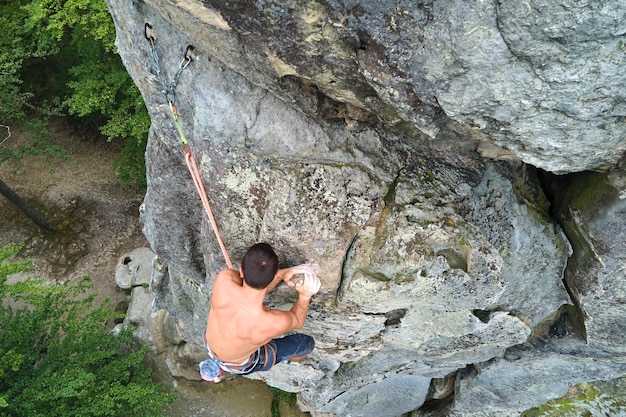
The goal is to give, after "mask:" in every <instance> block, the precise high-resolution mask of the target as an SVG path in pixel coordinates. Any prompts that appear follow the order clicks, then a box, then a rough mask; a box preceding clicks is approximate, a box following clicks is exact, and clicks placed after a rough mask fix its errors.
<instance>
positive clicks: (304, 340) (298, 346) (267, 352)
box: [244, 333, 315, 375]
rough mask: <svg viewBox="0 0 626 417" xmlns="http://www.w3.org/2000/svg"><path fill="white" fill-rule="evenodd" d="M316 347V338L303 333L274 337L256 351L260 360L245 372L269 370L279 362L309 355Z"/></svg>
mask: <svg viewBox="0 0 626 417" xmlns="http://www.w3.org/2000/svg"><path fill="white" fill-rule="evenodd" d="M314 347H315V340H313V338H312V337H311V336H308V335H306V334H301V333H294V334H290V335H288V336H285V337H281V338H279V339H272V340H270V341H269V342H268V343H267V344H265V345H263V346H261V347H260V348H259V350H258V351H257V352H256V353H255V355H258V359H259V360H258V362H257V363H256V364H255V365H254V366H253V367H252V368H250V369H246V370H245V374H251V373H252V372H258V371H269V370H270V369H271V368H272V367H273V366H274V365H276V364H277V363H280V362H282V361H285V360H289V359H291V358H297V357H300V356H306V355H308V354H309V353H311V352H313V348H314ZM245 374H244V375H245Z"/></svg>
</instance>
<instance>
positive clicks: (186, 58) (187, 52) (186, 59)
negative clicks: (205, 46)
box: [180, 45, 195, 69]
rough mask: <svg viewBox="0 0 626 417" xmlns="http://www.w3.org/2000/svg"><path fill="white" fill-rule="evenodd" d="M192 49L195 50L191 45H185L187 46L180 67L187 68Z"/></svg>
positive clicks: (191, 58) (191, 57) (191, 56)
mask: <svg viewBox="0 0 626 417" xmlns="http://www.w3.org/2000/svg"><path fill="white" fill-rule="evenodd" d="M193 51H195V48H194V47H193V45H187V48H185V55H184V56H183V61H182V62H181V63H180V68H181V69H184V68H187V65H189V63H190V62H191V61H192V60H193Z"/></svg>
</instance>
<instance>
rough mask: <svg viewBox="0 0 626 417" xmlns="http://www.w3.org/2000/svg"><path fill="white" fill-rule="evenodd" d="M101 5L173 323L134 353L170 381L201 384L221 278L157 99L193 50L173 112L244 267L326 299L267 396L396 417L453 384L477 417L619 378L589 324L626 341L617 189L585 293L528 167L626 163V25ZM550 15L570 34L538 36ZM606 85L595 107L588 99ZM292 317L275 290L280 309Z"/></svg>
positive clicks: (248, 7)
mask: <svg viewBox="0 0 626 417" xmlns="http://www.w3.org/2000/svg"><path fill="white" fill-rule="evenodd" d="M108 4H109V7H110V10H111V14H112V15H113V18H114V20H115V23H116V27H117V35H118V38H117V45H118V48H119V51H120V54H121V56H122V58H123V60H124V62H125V65H126V66H127V68H128V70H129V72H130V74H131V76H132V77H133V79H134V80H135V82H136V84H137V85H138V87H139V89H140V91H141V93H142V95H143V97H144V99H145V101H146V105H147V107H148V110H149V112H150V115H151V118H152V127H151V132H150V138H149V144H148V149H147V154H146V163H147V166H148V184H149V186H148V192H147V195H146V198H145V201H144V204H143V206H142V210H141V215H142V220H143V222H144V232H145V234H146V236H147V237H148V239H149V241H150V243H151V246H152V249H153V251H154V252H155V253H156V255H157V256H158V259H157V260H156V261H155V263H154V273H153V276H152V281H151V284H150V290H151V291H150V293H151V295H152V297H153V298H154V303H153V309H154V311H155V312H158V313H157V314H155V315H154V319H155V320H154V321H155V322H158V323H160V324H159V325H158V326H156V327H158V328H159V329H157V330H154V331H156V332H158V337H153V336H147V337H146V338H145V341H146V342H151V343H153V344H155V350H156V351H158V353H161V354H162V355H163V356H164V357H166V358H167V362H168V363H169V364H171V370H172V373H173V374H175V375H177V376H180V377H187V378H194V377H196V378H197V369H196V368H195V366H196V364H197V361H199V360H201V359H202V357H203V355H204V351H203V342H202V334H203V331H204V326H205V324H206V315H207V313H208V308H209V300H210V289H211V284H212V280H213V277H214V276H215V275H216V274H217V272H218V271H219V270H220V269H221V268H223V267H224V266H225V264H224V261H223V259H222V255H221V253H220V250H219V247H218V245H217V243H216V241H215V238H214V235H213V231H212V230H211V226H210V224H209V222H208V221H207V219H206V216H205V214H204V213H203V210H202V206H201V204H200V201H199V198H198V196H197V194H196V191H195V189H194V188H193V183H192V181H191V179H190V177H189V174H188V172H187V170H186V167H185V164H184V161H183V156H182V153H181V151H180V150H181V146H180V140H179V137H178V132H177V130H176V127H175V125H174V124H173V121H172V118H171V114H170V110H169V107H168V106H167V104H166V102H165V98H164V96H163V94H162V91H161V89H162V87H161V84H160V81H159V79H158V77H157V69H159V70H160V71H161V73H162V76H163V77H164V78H165V79H166V80H167V82H170V81H172V80H173V79H174V74H175V73H176V71H177V69H179V64H180V62H181V60H182V58H183V56H184V52H185V50H186V48H187V46H188V45H193V46H194V54H193V60H192V62H191V63H190V64H189V65H188V66H187V67H186V68H185V69H184V70H183V71H182V72H181V73H180V78H179V79H178V84H177V88H176V104H177V108H178V111H179V114H180V120H181V124H182V129H183V131H184V132H185V133H186V136H187V137H188V139H189V144H190V147H191V150H192V152H193V153H194V155H195V158H196V159H197V160H198V163H199V165H200V171H201V174H202V177H203V180H204V183H205V186H206V188H207V191H208V194H209V198H210V200H211V204H212V206H213V210H214V212H215V215H216V218H217V219H218V223H219V227H220V232H221V234H222V236H223V238H224V241H225V244H226V247H227V248H228V250H229V252H230V255H231V257H232V259H233V261H234V262H235V263H236V266H238V262H239V260H240V258H241V256H242V254H243V253H244V251H245V249H246V248H247V247H248V246H249V245H250V244H252V243H255V242H257V241H267V242H269V243H271V244H272V245H274V247H275V248H276V250H277V252H278V254H279V257H280V259H281V261H282V262H283V265H285V266H288V265H293V264H297V263H301V262H304V261H306V260H312V261H314V262H315V264H316V268H317V272H318V275H320V277H321V278H322V281H323V290H322V292H321V294H320V295H319V296H317V297H316V298H315V299H314V302H313V304H312V306H311V311H310V314H309V318H308V320H307V323H306V326H305V328H304V331H305V332H307V333H309V334H311V335H312V336H314V337H315V339H316V342H317V348H316V350H315V351H314V353H313V355H312V356H311V357H310V359H308V360H307V361H305V362H302V363H299V364H292V365H290V366H287V365H284V364H281V365H278V366H277V367H275V368H274V369H273V370H271V371H269V372H265V373H260V374H255V375H254V378H261V379H263V380H265V381H266V382H267V383H268V384H270V385H272V386H276V387H279V388H281V389H284V390H288V391H292V392H298V394H299V403H300V406H301V407H302V408H303V409H305V410H308V411H311V412H313V413H314V414H319V415H325V414H324V413H334V414H336V415H341V416H370V415H377V416H390V417H392V416H396V415H400V414H402V413H405V412H409V411H411V410H415V409H418V408H419V407H421V405H422V404H423V403H424V402H425V401H426V400H432V401H439V400H441V399H442V398H444V397H445V396H446V395H447V394H449V393H450V392H451V390H449V389H443V388H441V387H442V385H445V384H444V383H445V382H447V383H449V384H448V388H449V387H450V386H451V385H454V390H453V391H454V400H453V401H452V402H451V403H450V404H448V406H447V408H446V410H445V412H444V414H445V413H447V415H468V416H469V415H479V414H477V413H481V412H483V411H485V410H486V411H485V412H493V413H496V414H494V415H507V413H508V414H509V415H517V414H519V412H521V411H523V410H524V409H527V408H530V407H533V406H536V405H538V404H541V403H542V402H545V401H547V400H548V399H550V398H554V397H556V396H560V395H563V394H565V391H566V390H567V386H568V384H574V383H578V382H582V381H585V380H597V379H610V378H614V377H618V376H620V375H622V374H624V373H625V372H626V360H625V357H624V352H623V351H622V350H621V348H620V346H623V343H622V340H621V339H620V336H619V335H615V334H612V335H611V336H610V337H609V336H606V334H602V332H601V331H600V330H599V329H600V328H599V327H596V326H595V324H590V323H592V321H591V317H597V318H598V319H599V320H600V323H609V324H610V323H612V325H613V327H612V328H614V329H615V330H616V331H617V330H619V329H621V327H619V326H621V325H620V324H619V323H623V322H624V321H623V316H624V313H625V311H624V307H623V305H622V303H621V302H620V300H621V298H620V297H622V296H621V295H620V294H621V292H620V291H621V290H620V288H621V287H620V285H621V284H617V283H619V282H622V281H623V278H624V275H625V272H624V268H621V266H620V265H622V264H623V262H622V259H621V255H620V254H621V253H624V250H623V246H624V244H623V239H622V240H620V236H623V231H622V227H623V226H621V225H620V219H623V208H622V207H623V201H624V200H623V189H624V183H623V180H622V179H623V178H624V174H623V171H619V170H614V171H613V172H612V173H611V175H612V177H610V178H611V179H610V180H607V181H606V182H605V183H602V184H600V185H602V187H607V188H606V189H607V190H609V191H607V192H609V194H611V193H612V194H611V195H614V196H616V197H615V198H612V199H608V200H606V204H607V206H606V207H604V206H603V209H602V210H594V209H593V208H591V209H590V208H587V209H583V208H576V209H575V210H577V211H572V212H571V213H581V215H579V216H577V215H573V216H574V217H575V218H576V219H578V220H577V221H578V223H577V224H579V226H580V227H579V230H582V232H581V233H582V235H583V238H584V239H586V240H585V242H586V246H584V248H589V247H591V246H590V242H591V243H593V242H595V241H596V240H600V241H602V242H604V244H603V245H601V246H600V247H598V246H596V245H594V246H593V247H594V252H593V253H594V254H595V255H594V258H593V259H596V257H597V258H601V259H602V262H599V261H594V262H592V263H591V264H589V265H587V266H588V269H587V270H586V274H587V275H585V277H584V278H582V281H581V282H577V281H576V279H577V278H576V277H578V276H579V272H580V268H574V267H573V266H572V265H571V264H570V266H569V267H568V266H567V265H568V264H567V262H568V257H569V256H570V255H571V254H572V253H573V252H574V254H575V255H576V254H580V253H581V252H579V247H578V243H577V242H578V241H574V240H572V235H571V233H572V232H570V231H569V229H568V228H567V227H565V226H564V227H565V232H563V229H562V228H561V227H560V225H559V223H558V222H557V221H556V220H554V219H553V218H552V217H551V214H552V212H551V211H550V208H549V207H550V203H549V201H548V199H547V198H546V196H545V195H544V194H543V191H542V189H541V185H540V181H539V178H538V176H537V175H536V170H535V169H534V168H533V167H532V166H528V165H525V164H524V163H522V162H521V160H524V161H526V162H532V163H535V164H536V165H538V166H540V167H541V168H544V169H549V170H553V171H557V172H564V171H579V170H581V169H586V168H598V167H600V166H601V165H605V164H614V163H615V162H616V161H617V159H619V156H620V155H621V154H622V153H623V151H624V149H625V147H626V144H625V141H624V138H623V135H622V134H621V133H620V132H623V120H622V118H620V117H615V116H616V115H619V114H621V112H622V110H621V109H622V106H623V98H622V96H621V95H620V94H621V93H620V92H619V91H618V90H617V88H616V87H615V86H616V85H618V84H619V83H620V82H622V81H623V72H620V71H617V70H616V69H615V64H614V62H613V59H617V58H615V57H617V56H618V55H619V45H620V42H623V35H620V33H621V32H620V30H619V27H620V26H619V25H620V23H619V22H620V21H622V22H623V20H619V19H617V18H614V17H615V16H621V15H623V10H622V9H621V6H620V4H619V2H615V3H611V2H607V5H606V7H604V8H602V9H598V10H595V8H596V6H593V7H591V6H590V8H589V10H588V9H587V8H585V7H582V6H578V5H571V7H569V6H568V4H566V3H565V2H563V3H562V4H561V3H558V4H556V5H554V6H550V8H549V11H546V10H545V9H546V7H548V6H547V5H546V4H543V3H542V2H529V3H524V8H523V10H519V9H518V8H516V6H513V5H512V4H509V3H507V2H505V3H499V4H498V5H497V6H495V5H494V4H492V3H491V2H481V1H472V2H465V1H458V2H455V1H443V2H436V3H431V2H417V3H415V2H393V4H392V3H391V2H365V1H364V2H340V1H329V2H309V1H295V2H291V3H289V4H283V3H282V2H271V1H270V2H265V1H259V2H231V3H223V2H211V1H204V2H199V1H193V0H180V1H177V2H170V1H154V0H149V1H145V2H144V1H139V0H135V1H121V0H108ZM520 7H521V6H520ZM590 10H591V11H595V14H590ZM522 12H523V13H522ZM546 13H548V14H549V13H553V14H554V16H559V19H555V21H554V22H555V23H554V24H553V25H552V26H548V27H547V29H546V27H545V25H543V24H542V23H541V22H542V19H545V18H546V17H545V16H546ZM561 18H566V19H565V21H566V22H570V23H571V22H572V21H575V20H576V19H578V20H577V22H578V21H579V22H582V23H579V24H578V26H577V29H576V30H573V31H571V30H570V29H569V27H568V26H567V25H565V24H562V23H561V22H562V21H563V20H562V19H561ZM146 23H149V24H150V25H151V26H152V28H153V29H152V32H151V34H153V35H154V36H155V39H156V43H155V50H156V53H157V54H158V56H159V65H157V64H156V63H155V62H153V61H152V58H151V51H150V44H149V43H148V42H147V41H146V39H145V36H144V35H145V33H144V29H145V24H146ZM591 29H593V31H592V30H591ZM546 31H551V32H550V33H547V32H546ZM594 31H595V32H594ZM596 32H597V33H596ZM560 37H563V39H564V40H563V41H560V40H559V39H560ZM577 42H583V43H585V44H586V45H594V46H595V47H596V48H591V49H584V48H578V46H576V45H578V43H577ZM557 44H558V45H557ZM528 45H530V46H528ZM559 45H560V46H559ZM595 51H604V53H607V54H608V56H609V58H608V59H609V61H608V62H604V61H602V62H600V61H598V60H600V59H601V57H600V56H599V55H593V56H591V55H589V54H593V53H595ZM574 53H576V54H577V55H576V56H574V55H572V54H574ZM603 56H607V55H603ZM602 59H603V58H602ZM570 63H573V64H572V66H570ZM583 63H587V64H586V65H588V66H585V67H582V65H583ZM574 64H575V65H574ZM594 65H597V68H596V67H594ZM539 68H540V69H539ZM573 68H578V72H575V71H574V70H573ZM593 68H596V70H597V71H598V72H597V73H598V74H601V75H602V77H603V78H604V81H603V85H604V86H605V87H606V89H608V90H602V91H605V93H606V94H604V93H603V94H600V93H597V91H600V90H597V89H593V88H592V87H593V86H597V85H598V83H592V84H591V85H588V84H589V80H588V78H587V77H590V75H588V74H590V71H592V69H593ZM558 74H560V78H558V77H557V75H558ZM555 77H557V78H558V79H556V78H555ZM620 77H621V78H620ZM609 90H610V91H611V92H612V93H611V94H613V95H612V96H611V97H609V96H608V93H607V92H608V91H609ZM591 91H594V93H593V94H595V95H590V94H592V93H591ZM585 94H586V95H585ZM581 97H583V98H581ZM584 97H587V98H588V99H589V100H592V101H594V102H595V103H596V104H597V106H600V107H601V108H604V109H605V110H604V111H603V112H600V111H599V110H598V108H599V107H597V106H594V107H593V108H590V107H589V106H588V105H587V104H585V103H588V102H589V101H586V100H587V99H584ZM583 131H584V132H585V134H584V135H583V134H582V133H581V132H583ZM583 136H584V137H583ZM600 143H602V144H603V145H602V149H601V151H600V148H601V145H600ZM485 155H488V156H491V157H496V156H497V157H498V158H500V159H503V158H504V159H507V160H509V162H503V161H495V160H492V159H487V158H485ZM603 175H604V174H603ZM546 177H550V175H549V174H547V175H546ZM607 178H608V177H607ZM544 182H545V181H544ZM596 186H598V185H597V184H596V185H594V187H596ZM557 188H559V187H557ZM560 188H563V187H560ZM603 189H604V188H603ZM611 190H613V191H611ZM620 192H621V193H622V194H620ZM549 197H550V198H551V199H553V200H554V201H557V200H558V201H559V204H560V206H562V207H570V206H571V205H570V203H569V201H568V200H567V201H566V200H565V199H557V198H556V194H555V193H549ZM591 200H592V201H593V200H594V198H593V197H591ZM585 207H589V206H585ZM591 207H594V206H591ZM585 210H586V211H585ZM557 219H558V220H559V222H560V223H561V224H564V222H563V221H562V219H561V218H559V217H558V216H557ZM611 230H619V232H612V231H611ZM600 237H601V238H600ZM584 239H583V240H584ZM570 242H572V243H571V244H570ZM582 256H583V259H589V258H588V257H587V256H586V255H584V254H583V255H582ZM607 266H608V267H610V271H609V269H604V268H606V267H607ZM566 267H567V274H566V278H567V279H566V280H565V284H564V282H563V278H564V271H566ZM620 268H621V269H620ZM608 272H610V273H608ZM590 277H593V278H594V279H591V278H590ZM595 278H597V279H595ZM620 280H621V281H620ZM598 291H600V292H598ZM609 293H610V294H613V295H612V298H611V297H609V298H608V300H607V297H606V296H605V295H604V294H609ZM570 294H571V295H573V299H572V298H570ZM294 296H295V294H294V293H293V292H291V291H290V289H288V288H278V289H277V291H276V293H275V294H273V296H271V297H270V298H269V299H268V303H269V304H270V305H272V306H274V307H277V308H282V307H287V306H289V305H290V303H291V302H292V301H293V299H294ZM622 298H623V297H622ZM133 311H137V309H133ZM144 313H146V314H147V312H144ZM587 314H589V315H587ZM129 322H134V323H140V322H142V320H140V319H139V318H137V319H134V320H133V319H132V318H131V319H129ZM153 325H154V323H153ZM563 366H566V367H567V369H568V372H557V370H558V369H561V368H562V367H563ZM520 375H524V378H521V377H520ZM529 386H532V387H536V389H534V390H532V392H531V391H528V390H527V389H526V388H527V387H529ZM545 387H550V389H545ZM523 391H527V392H526V394H524V393H523ZM419 413H421V412H419V411H418V414H419ZM424 413H426V412H424Z"/></svg>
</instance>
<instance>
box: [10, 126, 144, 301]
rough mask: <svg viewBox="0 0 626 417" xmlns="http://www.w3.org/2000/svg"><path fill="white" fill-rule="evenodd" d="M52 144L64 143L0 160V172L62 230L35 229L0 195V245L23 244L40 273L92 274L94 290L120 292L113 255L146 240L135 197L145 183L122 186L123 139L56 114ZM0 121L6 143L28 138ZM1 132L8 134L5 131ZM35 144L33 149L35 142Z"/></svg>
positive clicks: (118, 296)
mask: <svg viewBox="0 0 626 417" xmlns="http://www.w3.org/2000/svg"><path fill="white" fill-rule="evenodd" d="M50 131H51V134H52V135H51V137H50V138H49V139H48V143H49V144H54V145H55V146H58V147H59V148H61V149H63V150H64V151H63V155H65V156H63V157H60V156H59V155H58V154H57V155H54V154H52V155H50V154H49V153H43V154H39V155H32V154H27V155H25V156H24V157H23V158H22V159H20V160H17V161H15V160H9V161H5V162H3V163H2V164H1V165H0V178H1V179H2V180H3V181H4V182H5V183H6V184H7V185H8V186H9V187H11V188H12V189H13V191H15V192H16V193H18V194H19V195H20V196H21V197H22V198H24V199H25V200H26V201H27V202H29V203H30V204H31V205H32V206H34V207H36V208H38V209H39V210H40V211H41V212H43V213H44V214H45V215H46V217H47V218H48V220H49V221H50V222H52V223H53V224H54V225H55V226H56V227H57V228H58V229H59V231H58V232H56V233H49V232H44V231H42V230H40V229H39V228H38V227H37V226H36V225H35V224H34V223H33V222H31V221H30V220H29V219H28V218H27V217H26V216H25V215H24V214H23V213H22V212H21V211H20V210H18V209H17V208H16V207H15V206H14V205H13V204H12V203H10V202H9V201H8V200H7V199H6V198H4V197H3V196H0V213H2V215H1V216H0V245H2V246H4V245H6V244H9V243H16V244H23V245H24V248H23V249H22V251H21V252H20V254H19V257H20V258H23V259H31V260H32V261H33V266H34V268H35V270H36V274H37V275H38V276H39V277H45V278H48V279H55V280H62V279H65V278H68V279H71V280H76V279H77V278H80V277H82V276H83V275H89V276H91V278H92V279H93V284H94V287H95V291H96V292H97V293H98V294H99V295H102V296H103V297H105V296H106V297H110V298H111V304H112V305H113V306H115V305H117V303H118V302H120V301H122V300H124V298H125V294H124V293H123V292H122V291H121V290H120V289H119V288H118V287H117V285H115V279H114V277H115V267H116V265H117V262H118V259H119V258H120V257H121V256H122V255H124V254H125V253H127V252H130V251H131V250H133V249H135V248H138V247H142V246H148V242H147V240H146V238H145V237H144V236H143V234H142V232H141V227H142V226H141V223H140V222H139V205H140V204H141V202H142V200H143V195H144V193H145V190H144V189H142V188H141V187H126V186H122V185H120V184H119V183H118V181H117V176H116V173H115V171H114V169H113V161H114V160H115V158H116V157H117V155H119V152H120V149H121V143H107V142H106V140H105V139H104V138H103V137H102V136H100V135H98V134H97V133H94V131H93V130H89V131H87V130H85V129H82V130H81V129H79V128H76V127H72V126H69V125H68V124H67V122H64V121H62V120H61V121H55V122H53V123H52V126H51V127H50ZM10 133H11V136H10V137H8V138H7V129H6V128H1V129H0V142H2V147H3V148H8V149H12V150H14V151H16V150H18V149H19V148H20V147H22V146H27V147H28V146H31V145H32V143H33V140H32V133H31V132H24V131H21V130H19V129H16V128H12V129H11V131H10ZM5 138H6V139H5ZM40 148H41V147H40V146H39V147H37V148H36V149H40Z"/></svg>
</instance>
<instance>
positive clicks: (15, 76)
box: [0, 0, 150, 185]
mask: <svg viewBox="0 0 626 417" xmlns="http://www.w3.org/2000/svg"><path fill="white" fill-rule="evenodd" d="M0 28H1V29H2V31H0V123H2V124H8V123H16V122H19V121H22V120H24V117H25V115H26V114H27V112H28V111H30V110H36V111H37V112H38V113H39V114H41V115H43V116H45V115H48V114H59V113H63V114H67V115H71V116H73V117H76V118H79V119H81V120H83V121H84V122H87V123H90V124H93V125H95V126H97V127H98V128H99V129H100V131H101V132H102V133H103V134H104V135H106V136H107V137H108V138H109V140H113V139H122V140H124V141H125V146H128V149H126V150H125V151H124V152H122V156H121V157H120V160H118V163H117V164H116V168H117V169H118V172H119V173H120V180H121V181H122V182H125V183H137V184H141V185H145V163H144V160H143V150H145V145H146V140H147V135H148V129H149V127H150V119H149V116H148V112H147V110H146V108H145V104H144V102H143V99H142V98H141V95H140V93H139V90H138V89H137V87H136V86H135V85H134V83H133V81H132V79H131V78H130V76H129V75H128V72H127V71H126V69H125V68H124V66H123V64H122V61H121V59H120V57H119V55H118V54H117V53H116V48H115V27H114V25H113V20H112V18H111V16H110V14H109V12H108V9H107V6H106V3H105V1H104V0H66V1H58V0H5V1H3V2H2V3H0ZM138 149H139V150H141V152H139V151H138Z"/></svg>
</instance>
